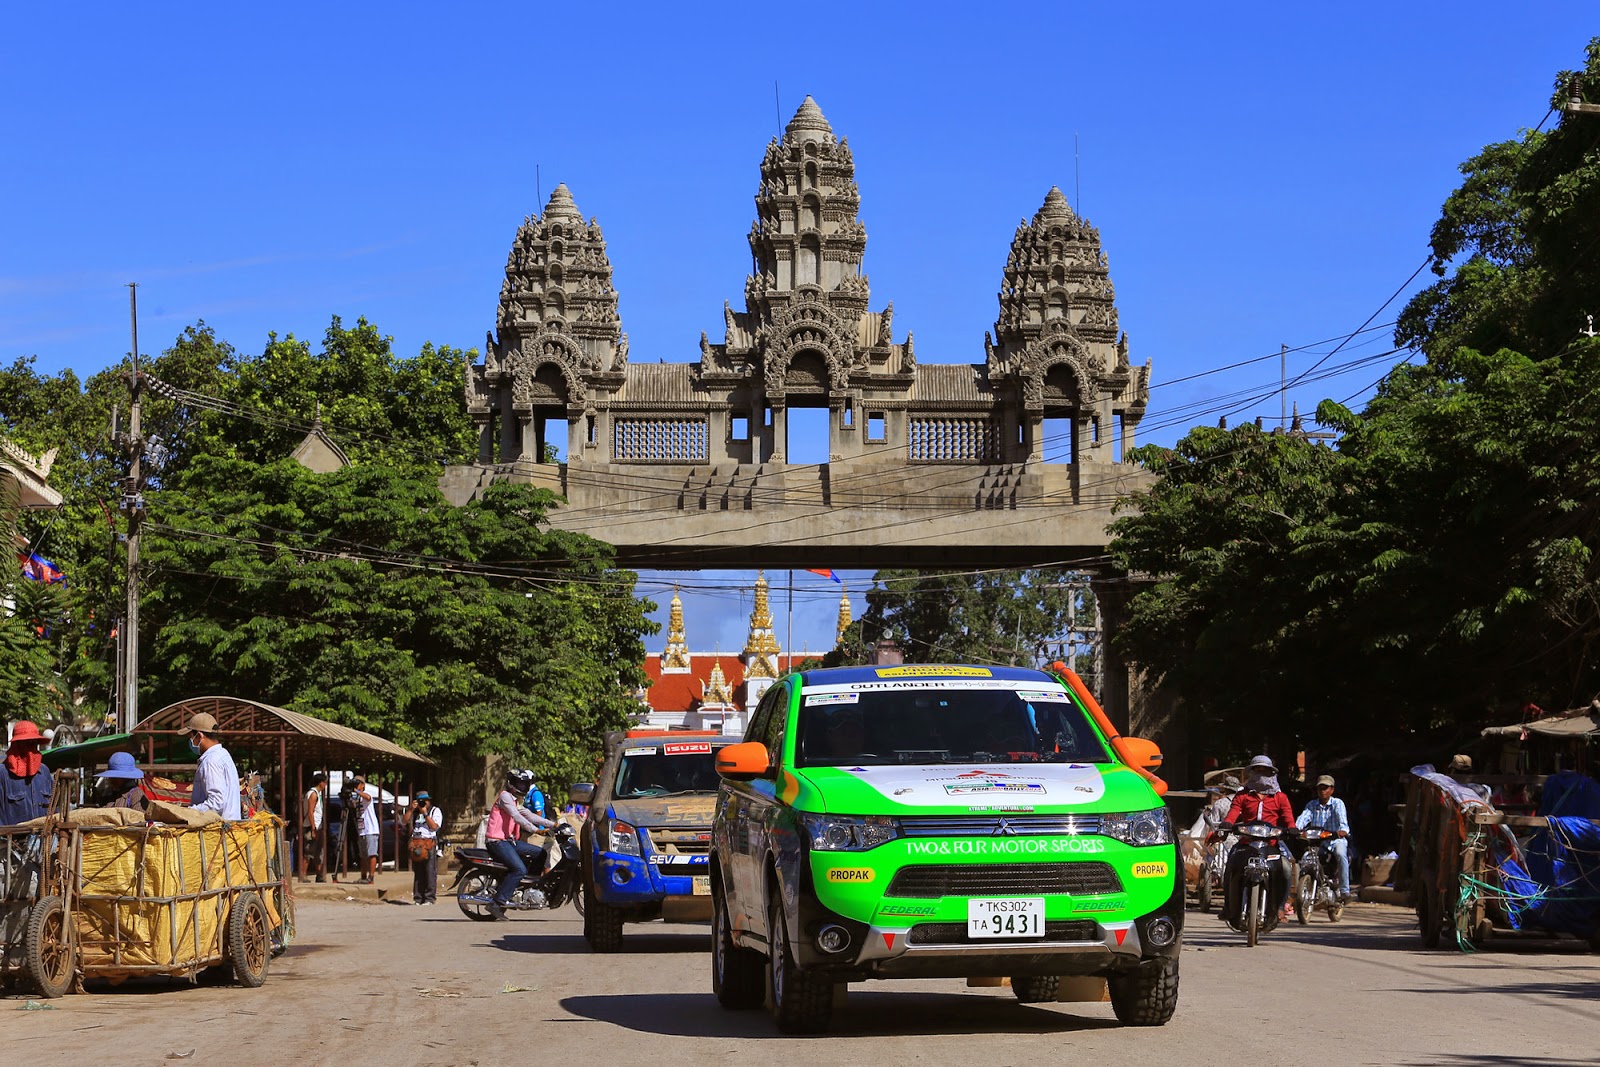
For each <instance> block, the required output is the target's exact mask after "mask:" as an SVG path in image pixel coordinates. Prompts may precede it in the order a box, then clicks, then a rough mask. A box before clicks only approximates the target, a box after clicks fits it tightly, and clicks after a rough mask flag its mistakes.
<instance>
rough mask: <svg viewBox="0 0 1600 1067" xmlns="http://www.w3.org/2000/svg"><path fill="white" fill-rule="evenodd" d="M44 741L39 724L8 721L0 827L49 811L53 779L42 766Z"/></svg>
mask: <svg viewBox="0 0 1600 1067" xmlns="http://www.w3.org/2000/svg"><path fill="white" fill-rule="evenodd" d="M44 742H45V737H44V735H43V734H41V733H40V732H39V727H38V726H36V725H34V724H33V723H31V722H29V721H28V720H27V719H23V720H22V721H21V722H17V723H13V724H12V726H11V741H10V743H9V744H8V745H7V746H6V758H5V767H4V768H3V769H0V826H16V825H17V824H18V823H25V822H29V821H31V820H33V819H37V818H39V816H41V815H44V814H46V813H47V812H48V811H49V810H50V792H51V790H52V789H54V788H55V779H54V778H53V777H52V776H51V774H50V768H49V767H46V766H45V765H44V754H43V753H42V752H41V751H40V750H41V749H42V748H44Z"/></svg>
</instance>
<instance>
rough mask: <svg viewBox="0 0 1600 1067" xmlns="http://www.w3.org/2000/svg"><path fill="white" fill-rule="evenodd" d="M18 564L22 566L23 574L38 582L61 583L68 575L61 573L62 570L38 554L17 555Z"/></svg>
mask: <svg viewBox="0 0 1600 1067" xmlns="http://www.w3.org/2000/svg"><path fill="white" fill-rule="evenodd" d="M17 562H18V563H20V564H22V574H23V577H25V578H31V579H32V580H33V581H36V582H59V581H61V580H62V579H63V578H65V577H66V575H64V574H62V573H61V568H60V567H57V566H56V565H55V564H54V563H51V562H50V561H49V560H47V559H45V558H44V557H43V556H41V555H39V554H38V553H37V552H33V553H30V554H28V555H26V556H24V555H23V554H22V553H21V552H18V553H17Z"/></svg>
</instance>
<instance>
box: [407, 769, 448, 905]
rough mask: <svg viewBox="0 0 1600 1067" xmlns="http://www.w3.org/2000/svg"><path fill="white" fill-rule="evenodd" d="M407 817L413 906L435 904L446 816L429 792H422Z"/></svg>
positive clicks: (423, 790)
mask: <svg viewBox="0 0 1600 1067" xmlns="http://www.w3.org/2000/svg"><path fill="white" fill-rule="evenodd" d="M407 814H408V815H409V816H410V819H411V902H412V903H413V904H432V903H433V901H434V898H435V896H436V895H437V894H438V888H439V827H441V826H443V825H444V812H442V811H440V810H439V809H438V807H437V806H436V805H435V804H434V803H433V797H432V796H431V795H430V794H429V793H428V791H427V790H426V789H419V790H417V795H416V798H415V799H414V800H412V801H411V808H410V810H409V811H408V812H407Z"/></svg>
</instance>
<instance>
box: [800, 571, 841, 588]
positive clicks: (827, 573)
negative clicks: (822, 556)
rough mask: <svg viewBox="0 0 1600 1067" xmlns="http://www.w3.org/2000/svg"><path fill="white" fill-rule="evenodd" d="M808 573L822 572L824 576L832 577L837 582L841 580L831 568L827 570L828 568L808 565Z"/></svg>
mask: <svg viewBox="0 0 1600 1067" xmlns="http://www.w3.org/2000/svg"><path fill="white" fill-rule="evenodd" d="M806 573H807V574H820V575H822V576H823V577H824V578H832V579H833V580H834V581H836V582H837V581H839V576H838V575H837V574H835V573H833V572H832V571H831V570H827V569H826V568H824V569H822V570H818V569H817V568H815V567H807V568H806ZM840 584H841V585H842V584H844V583H842V582H840Z"/></svg>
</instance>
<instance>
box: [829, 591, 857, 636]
mask: <svg viewBox="0 0 1600 1067" xmlns="http://www.w3.org/2000/svg"><path fill="white" fill-rule="evenodd" d="M839 584H840V585H841V586H843V585H844V583H843V582H840V583H839ZM851 621H852V620H851V618H850V590H849V588H848V587H846V588H845V589H844V592H843V595H841V596H840V597H839V628H838V629H837V630H836V631H835V632H834V635H833V645H834V647H835V648H838V647H839V646H840V645H842V644H844V632H845V631H846V630H848V629H849V628H850V623H851Z"/></svg>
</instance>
